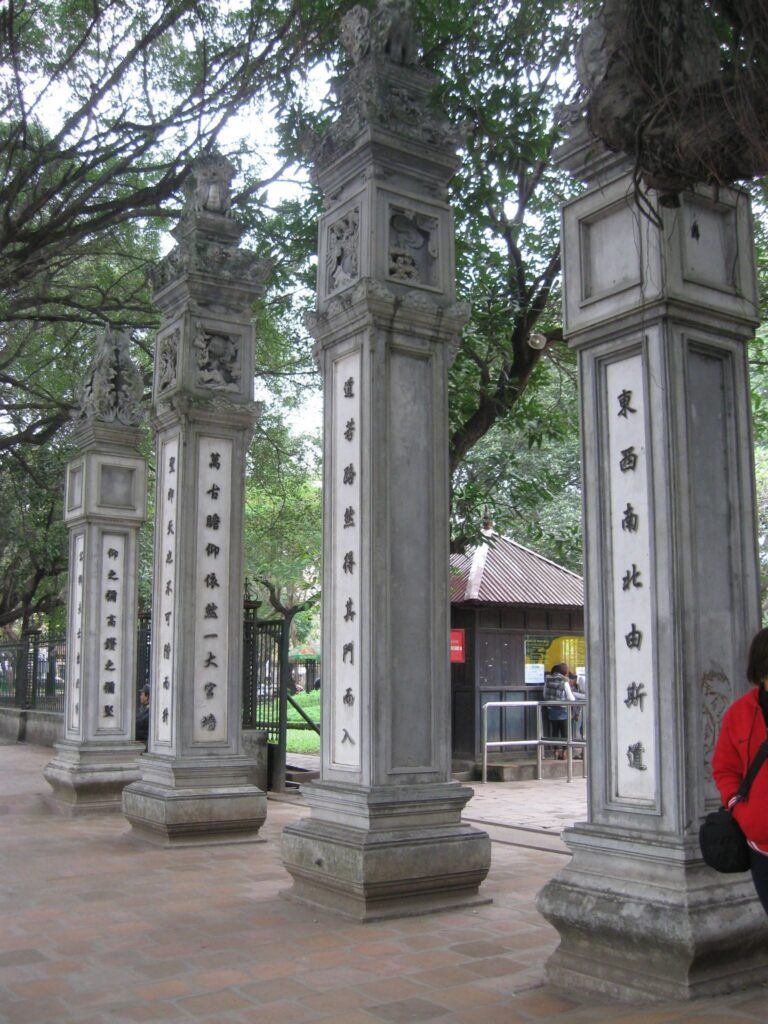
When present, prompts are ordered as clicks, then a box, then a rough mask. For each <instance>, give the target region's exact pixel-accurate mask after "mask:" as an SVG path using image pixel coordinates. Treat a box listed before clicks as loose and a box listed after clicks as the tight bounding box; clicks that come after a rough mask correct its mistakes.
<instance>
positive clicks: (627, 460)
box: [619, 445, 637, 473]
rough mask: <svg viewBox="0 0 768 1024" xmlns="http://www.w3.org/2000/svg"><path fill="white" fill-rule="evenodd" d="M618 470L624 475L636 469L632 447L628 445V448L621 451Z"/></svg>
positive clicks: (635, 457)
mask: <svg viewBox="0 0 768 1024" xmlns="http://www.w3.org/2000/svg"><path fill="white" fill-rule="evenodd" d="M619 469H620V470H621V472H622V473H626V472H627V471H628V470H630V469H631V470H635V469H637V453H636V452H635V446H634V445H630V447H629V448H624V449H622V452H621V461H620V462H619Z"/></svg>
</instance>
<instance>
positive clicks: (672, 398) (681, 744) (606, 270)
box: [538, 138, 768, 1001]
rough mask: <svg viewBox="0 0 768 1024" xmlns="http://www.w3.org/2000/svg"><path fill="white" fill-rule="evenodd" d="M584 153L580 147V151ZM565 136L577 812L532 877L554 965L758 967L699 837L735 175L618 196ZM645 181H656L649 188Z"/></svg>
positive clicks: (742, 588) (721, 639)
mask: <svg viewBox="0 0 768 1024" xmlns="http://www.w3.org/2000/svg"><path fill="white" fill-rule="evenodd" d="M588 152H589V153H591V154H592V163H591V164H589V165H586V164H585V155H586V154H587V153H588ZM594 154H595V147H594V144H591V143H590V142H588V141H587V140H586V139H579V138H575V139H574V140H572V142H571V143H570V144H569V145H568V146H566V147H565V148H564V154H563V156H564V161H563V162H564V163H565V164H566V166H568V168H569V170H572V171H574V172H576V173H579V174H580V175H581V176H583V177H585V178H586V179H587V181H588V183H589V184H590V185H591V186H592V187H591V188H590V189H589V190H588V191H587V192H586V193H585V194H583V195H581V196H580V197H579V198H578V199H576V200H574V201H573V202H571V203H569V204H568V205H567V206H566V207H565V209H564V215H563V246H564V268H565V269H564V275H565V326H566V334H567V338H568V340H569V343H570V344H571V345H572V346H573V347H574V348H576V349H577V350H578V357H579V369H580V380H581V423H582V444H583V479H584V520H585V554H586V583H587V602H586V603H587V641H588V672H589V688H590V690H589V693H590V721H589V741H590V747H591V753H590V778H589V807H590V815H589V821H588V822H584V823H580V824H577V825H575V826H574V827H573V828H571V829H567V830H566V831H565V833H564V838H565V841H566V843H567V844H568V847H569V849H570V850H571V853H572V859H571V861H570V863H569V864H568V866H567V867H566V868H565V869H564V870H563V871H561V872H560V874H559V875H557V876H556V877H555V878H554V879H553V880H552V881H551V882H550V883H549V884H548V885H546V886H545V887H544V889H543V890H542V891H541V893H540V894H539V899H538V905H539V909H540V911H541V912H542V913H543V914H544V916H545V917H546V918H547V919H548V920H549V921H550V922H551V923H552V924H553V925H554V926H555V927H556V928H557V929H558V931H559V933H560V936H561V944H560V947H559V949H558V951H557V952H556V953H555V955H554V956H553V958H552V960H551V962H550V964H551V968H550V970H549V979H550V981H551V983H553V984H555V985H558V986H560V987H563V988H565V989H567V990H568V991H573V990H583V991H588V992H597V993H605V994H608V995H610V996H613V997H618V998H625V999H631V1000H633V1001H636V1000H645V999H658V998H661V999H686V998H693V997H697V996H703V995H714V994H716V993H719V992H724V991H728V990H730V989H734V988H739V987H744V986H747V985H749V984H752V983H758V982H760V981H762V980H763V979H764V977H765V972H766V967H767V966H768V922H767V921H766V918H765V914H764V912H763V910H762V909H761V907H760V905H759V903H758V902H757V899H756V897H755V893H754V889H753V886H752V883H751V879H750V877H749V875H744V876H725V875H718V874H716V873H715V872H713V871H711V870H710V869H709V868H707V867H705V866H704V864H703V862H702V860H701V856H700V852H699V849H698V828H699V824H700V822H701V820H702V817H703V816H704V814H705V813H706V812H708V811H709V810H711V809H713V808H715V807H717V806H718V805H719V799H718V795H717V790H716V788H715V786H714V782H713V780H712V775H711V770H710V762H711V757H712V752H713V749H714V744H715V741H716V738H717V734H718V731H719V726H720V721H721V719H722V715H723V712H724V711H725V709H726V708H727V707H728V705H729V704H730V703H731V702H732V701H733V700H734V699H735V698H736V697H738V696H739V695H740V694H741V693H742V692H743V691H744V690H745V688H746V687H747V682H746V678H745V662H746V652H747V647H748V644H749V641H750V639H751V636H752V635H753V634H754V632H755V631H756V630H757V629H758V628H759V625H760V605H759V597H758V582H757V559H756V546H755V539H756V529H755V519H754V486H753V469H752V447H751V433H750V416H749V408H750V396H749V388H748V379H747V361H746V346H747V342H748V340H749V338H750V337H751V335H752V330H753V327H754V325H755V323H756V321H757V296H756V287H755V277H754V261H753V259H754V258H753V245H752V237H751V220H750V212H749V202H748V198H747V196H746V195H745V194H744V193H741V192H737V191H729V190H725V189H720V190H718V191H714V190H710V189H704V188H702V189H697V190H696V191H695V192H693V191H692V192H688V193H685V194H684V195H683V196H682V197H681V200H682V205H681V206H680V207H679V208H677V209H671V208H665V207H662V206H660V205H656V204H654V209H655V215H656V217H657V218H658V224H657V223H654V222H652V221H651V219H649V218H648V217H647V216H646V215H644V214H643V213H642V212H641V210H640V209H639V207H638V206H637V204H636V202H635V197H634V192H633V181H632V175H631V173H629V172H625V171H624V170H623V169H622V168H621V166H619V165H618V164H617V163H616V161H615V159H614V160H612V161H609V160H608V159H607V158H606V159H605V160H602V158H600V157H599V156H598V157H597V158H595V156H594ZM652 201H653V200H652Z"/></svg>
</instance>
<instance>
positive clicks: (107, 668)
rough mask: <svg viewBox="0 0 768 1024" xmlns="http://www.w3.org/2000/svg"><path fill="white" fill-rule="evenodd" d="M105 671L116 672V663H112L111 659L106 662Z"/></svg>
mask: <svg viewBox="0 0 768 1024" xmlns="http://www.w3.org/2000/svg"><path fill="white" fill-rule="evenodd" d="M104 671H105V672H114V671H115V663H114V661H112V659H111V658H107V660H106V661H105V662H104Z"/></svg>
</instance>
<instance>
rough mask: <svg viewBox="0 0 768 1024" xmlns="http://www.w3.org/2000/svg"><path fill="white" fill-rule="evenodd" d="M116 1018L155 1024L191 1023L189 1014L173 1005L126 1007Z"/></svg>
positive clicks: (114, 1015)
mask: <svg viewBox="0 0 768 1024" xmlns="http://www.w3.org/2000/svg"><path fill="white" fill-rule="evenodd" d="M112 1017H113V1019H114V1017H124V1018H125V1019H126V1020H131V1021H138V1022H142V1021H146V1022H147V1024H155V1022H156V1021H157V1022H160V1021H179V1020H184V1021H189V1020H190V1019H191V1018H190V1016H189V1014H188V1013H187V1012H186V1011H185V1010H182V1009H180V1008H179V1007H177V1006H174V1005H173V1004H172V1003H152V1004H151V1006H126V1007H123V1008H121V1009H120V1010H118V1011H116V1013H114V1014H113V1015H112Z"/></svg>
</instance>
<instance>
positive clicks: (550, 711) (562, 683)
mask: <svg viewBox="0 0 768 1024" xmlns="http://www.w3.org/2000/svg"><path fill="white" fill-rule="evenodd" d="M544 700H560V701H565V700H573V691H572V690H571V685H570V682H569V680H568V666H567V665H566V664H564V663H563V664H560V665H553V666H552V672H551V674H550V675H548V676H547V679H546V682H545V683H544ZM544 710H545V711H546V713H547V718H548V719H549V730H550V731H549V738H550V739H553V740H557V739H562V740H565V739H567V738H568V713H569V712H568V708H566V707H559V708H545V709H544ZM555 757H556V759H557V760H558V761H563V760H565V747H555Z"/></svg>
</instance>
